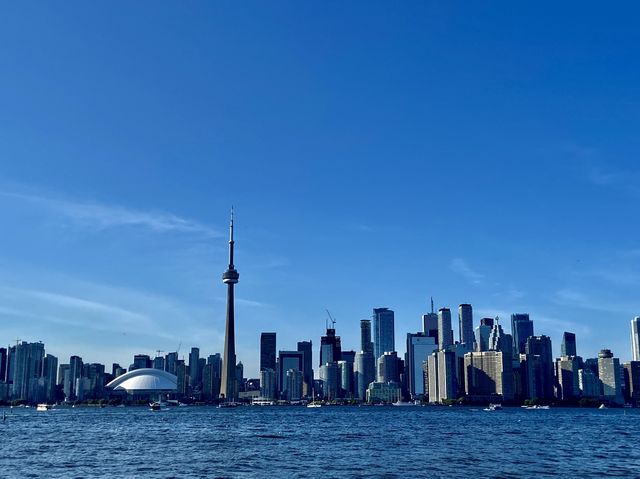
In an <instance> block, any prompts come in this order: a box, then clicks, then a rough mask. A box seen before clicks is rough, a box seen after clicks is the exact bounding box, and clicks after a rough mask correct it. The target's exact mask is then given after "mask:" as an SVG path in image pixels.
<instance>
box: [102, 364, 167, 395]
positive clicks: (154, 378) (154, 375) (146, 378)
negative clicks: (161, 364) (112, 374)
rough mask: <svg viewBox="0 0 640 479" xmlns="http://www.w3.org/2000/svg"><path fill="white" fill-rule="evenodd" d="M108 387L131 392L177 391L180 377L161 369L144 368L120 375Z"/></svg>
mask: <svg viewBox="0 0 640 479" xmlns="http://www.w3.org/2000/svg"><path fill="white" fill-rule="evenodd" d="M106 387H108V388H111V389H113V390H114V391H122V390H126V391H127V392H131V393H135V392H138V391H176V390H177V389H178V378H177V376H174V375H173V374H171V373H168V372H166V371H162V370H160V369H150V368H143V369H135V370H133V371H129V372H128V373H125V374H123V375H122V376H118V377H117V378H115V379H114V380H113V381H111V382H110V383H109V384H107V386H106Z"/></svg>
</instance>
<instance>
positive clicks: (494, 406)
mask: <svg viewBox="0 0 640 479" xmlns="http://www.w3.org/2000/svg"><path fill="white" fill-rule="evenodd" d="M501 409H502V404H489V407H486V408H484V410H485V411H500V410H501Z"/></svg>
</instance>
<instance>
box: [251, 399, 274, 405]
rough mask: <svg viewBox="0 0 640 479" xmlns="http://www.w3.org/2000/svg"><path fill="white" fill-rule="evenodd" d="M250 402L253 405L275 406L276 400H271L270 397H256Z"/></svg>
mask: <svg viewBox="0 0 640 479" xmlns="http://www.w3.org/2000/svg"><path fill="white" fill-rule="evenodd" d="M251 404H252V405H253V406H275V404H276V402H275V401H273V400H272V399H260V398H256V399H254V400H253V401H251Z"/></svg>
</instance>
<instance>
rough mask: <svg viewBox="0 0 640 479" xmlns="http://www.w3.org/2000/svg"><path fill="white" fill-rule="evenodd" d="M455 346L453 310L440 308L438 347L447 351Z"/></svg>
mask: <svg viewBox="0 0 640 479" xmlns="http://www.w3.org/2000/svg"><path fill="white" fill-rule="evenodd" d="M452 344H453V331H452V330H451V310H450V309H449V308H440V309H439V310H438V347H439V348H440V349H446V348H447V346H450V345H452Z"/></svg>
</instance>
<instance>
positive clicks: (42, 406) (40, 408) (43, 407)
mask: <svg viewBox="0 0 640 479" xmlns="http://www.w3.org/2000/svg"><path fill="white" fill-rule="evenodd" d="M52 407H53V406H52V405H51V404H45V403H42V404H38V405H37V406H36V411H48V410H49V409H51V408H52Z"/></svg>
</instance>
